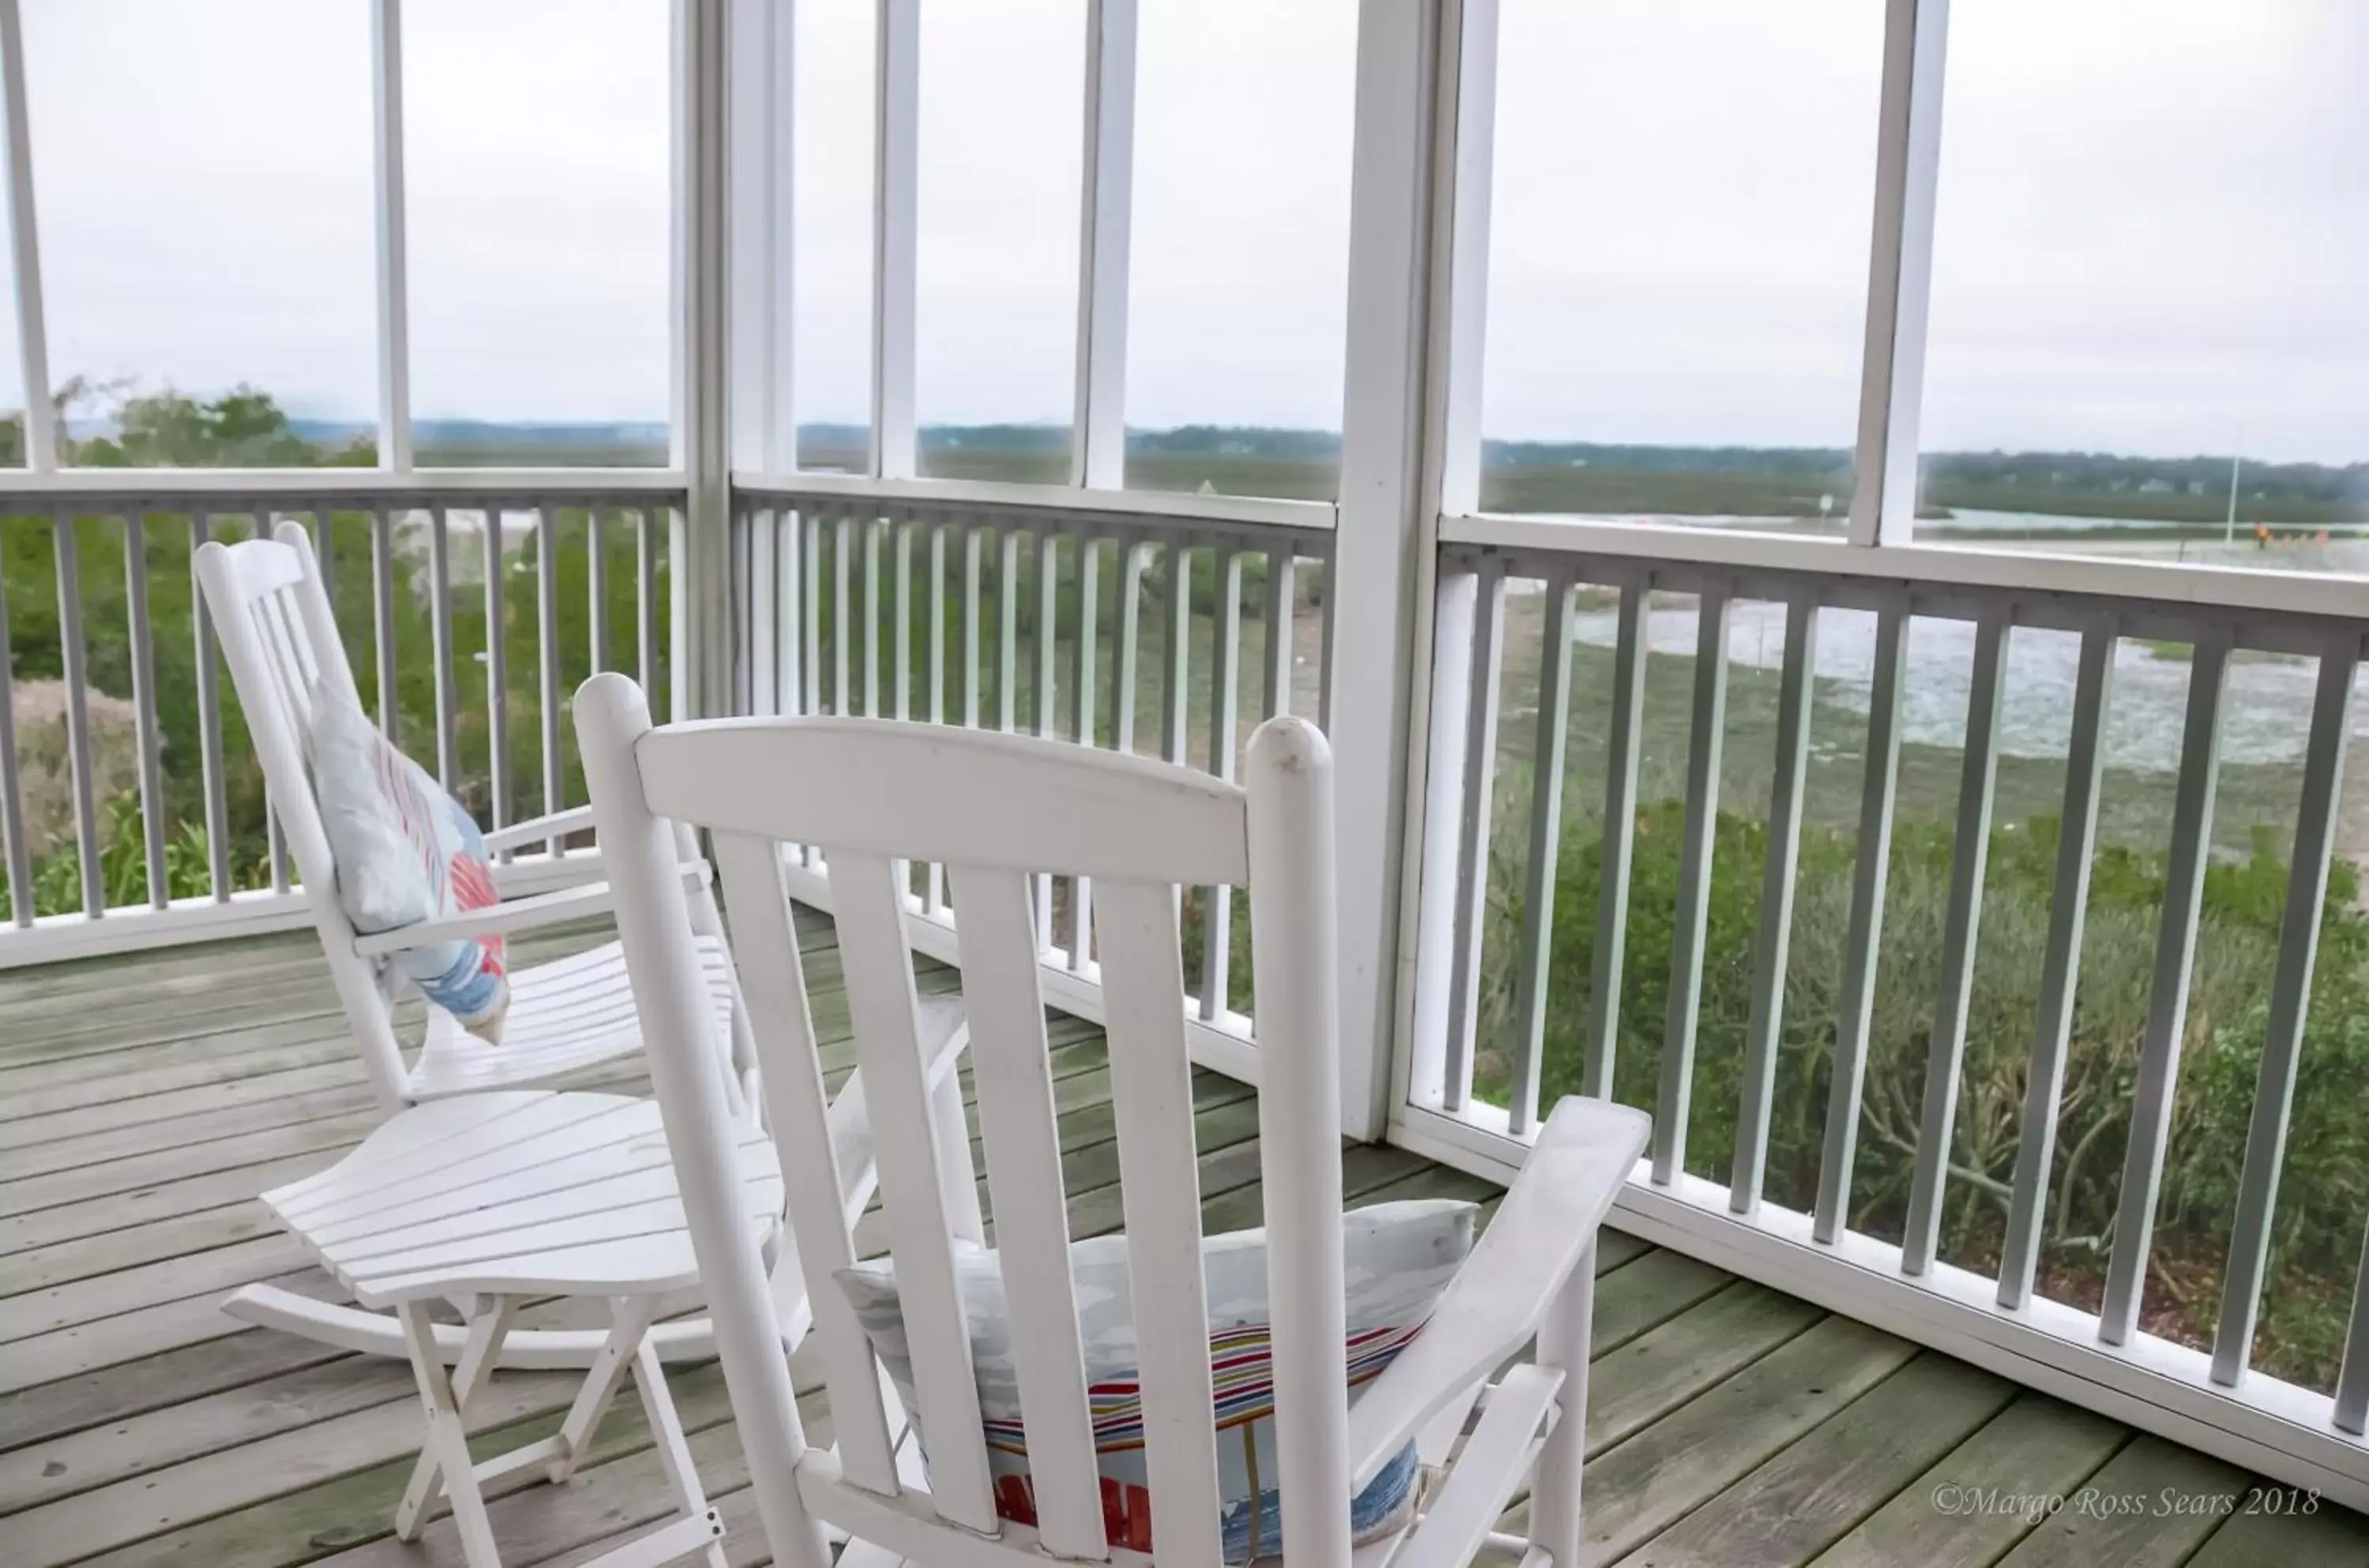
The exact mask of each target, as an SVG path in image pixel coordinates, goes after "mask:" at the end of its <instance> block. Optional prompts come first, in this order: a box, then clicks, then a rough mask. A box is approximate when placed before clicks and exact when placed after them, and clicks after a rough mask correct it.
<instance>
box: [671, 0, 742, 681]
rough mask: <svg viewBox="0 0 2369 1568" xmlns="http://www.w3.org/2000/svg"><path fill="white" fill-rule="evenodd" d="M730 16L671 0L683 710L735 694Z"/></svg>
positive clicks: (674, 578)
mask: <svg viewBox="0 0 2369 1568" xmlns="http://www.w3.org/2000/svg"><path fill="white" fill-rule="evenodd" d="M726 21H727V17H726V13H725V10H724V7H723V6H719V5H715V4H703V3H701V0H675V7H674V101H675V116H674V264H673V277H674V291H673V292H674V304H675V319H674V397H673V403H674V418H673V419H672V420H671V421H670V425H671V429H672V431H673V436H672V447H673V457H674V463H675V466H677V467H679V468H681V470H682V471H683V485H684V492H685V494H684V505H683V508H682V509H681V510H680V511H678V512H677V513H676V514H675V517H674V526H673V531H672V549H671V552H670V554H671V557H672V558H671V560H670V561H669V573H668V576H669V581H670V587H671V591H672V595H673V632H674V635H673V642H674V658H673V661H672V673H673V691H672V692H671V697H672V701H671V703H670V704H669V706H668V709H667V711H668V713H669V714H670V715H673V716H675V717H678V718H686V717H691V716H693V715H699V716H707V715H716V714H721V713H723V712H725V711H726V709H727V706H728V705H729V704H730V703H731V700H732V660H733V648H732V623H731V602H730V600H731V589H732V581H731V578H732V561H731V466H730V453H729V450H728V446H729V443H728V439H727V438H728V437H729V434H730V430H729V427H728V425H727V417H726V402H727V397H726V389H727V384H728V383H727V358H728V338H729V334H728V332H727V326H726V305H727V284H728V281H729V272H730V267H729V265H728V261H727V254H726V245H727V240H728V237H729V236H728V225H727V206H728V201H727V189H726V181H725V173H726V167H725V166H726V163H727V158H726V149H725V143H726V140H727V132H728V126H729V123H730V121H729V119H728V114H729V101H728V100H729V98H730V92H729V77H728V73H727V47H726V40H725V28H726Z"/></svg>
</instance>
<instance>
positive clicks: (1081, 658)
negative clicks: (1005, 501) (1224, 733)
mask: <svg viewBox="0 0 2369 1568" xmlns="http://www.w3.org/2000/svg"><path fill="white" fill-rule="evenodd" d="M1070 554H1071V555H1072V557H1073V558H1074V559H1075V560H1076V562H1077V566H1078V640H1077V643H1076V645H1075V646H1074V647H1071V648H1070V690H1071V691H1072V692H1073V693H1074V698H1075V704H1076V711H1075V720H1076V725H1077V738H1078V744H1079V745H1081V746H1092V745H1093V744H1094V741H1095V733H1094V731H1095V727H1096V720H1097V719H1099V717H1100V716H1101V715H1100V713H1099V712H1098V711H1097V709H1098V705H1097V704H1096V703H1095V701H1094V696H1095V692H1094V683H1095V681H1097V680H1099V679H1100V675H1099V672H1098V671H1096V670H1095V669H1094V652H1095V647H1094V645H1095V643H1096V641H1097V640H1098V639H1099V638H1100V637H1101V635H1102V606H1101V602H1100V601H1101V597H1102V572H1101V560H1102V546H1101V541H1099V540H1097V539H1095V538H1094V537H1093V535H1092V534H1090V533H1078V534H1074V535H1072V536H1071V540H1070ZM1093 909H1094V889H1093V880H1092V879H1091V878H1088V877H1084V876H1075V877H1071V878H1070V972H1071V973H1073V974H1082V973H1084V972H1085V968H1086V959H1087V956H1088V949H1089V948H1090V947H1092V945H1093V926H1094V922H1093Z"/></svg>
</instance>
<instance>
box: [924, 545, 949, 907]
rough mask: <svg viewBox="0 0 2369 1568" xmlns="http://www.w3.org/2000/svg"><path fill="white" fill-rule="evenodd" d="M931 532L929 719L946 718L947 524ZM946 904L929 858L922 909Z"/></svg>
mask: <svg viewBox="0 0 2369 1568" xmlns="http://www.w3.org/2000/svg"><path fill="white" fill-rule="evenodd" d="M921 526H922V527H924V528H926V529H927V530H928V531H929V535H930V591H929V594H928V604H929V616H930V631H929V639H928V646H929V660H930V693H929V701H930V722H931V723H932V724H944V723H945V722H946V529H947V527H948V525H947V524H945V523H944V522H940V521H929V522H925V523H923V524H922V525H921ZM945 907H946V868H945V866H944V864H942V863H941V862H938V861H934V860H933V861H932V862H930V869H929V880H928V882H927V883H926V884H925V885H924V887H923V889H922V895H921V910H922V912H923V913H925V914H931V915H935V914H938V913H940V912H941V911H943V910H944V909H945Z"/></svg>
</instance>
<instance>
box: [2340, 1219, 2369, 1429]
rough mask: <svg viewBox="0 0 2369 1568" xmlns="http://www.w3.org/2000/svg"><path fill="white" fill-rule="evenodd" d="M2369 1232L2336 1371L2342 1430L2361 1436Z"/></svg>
mask: <svg viewBox="0 0 2369 1568" xmlns="http://www.w3.org/2000/svg"><path fill="white" fill-rule="evenodd" d="M2364 1286H2369V1233H2364V1235H2363V1240H2362V1243H2361V1267H2360V1269H2359V1271H2358V1272H2357V1273H2355V1274H2354V1276H2353V1284H2352V1322H2349V1323H2348V1324H2347V1325H2346V1326H2345V1331H2344V1362H2343V1365H2342V1367H2341V1368H2340V1370H2339V1371H2338V1372H2337V1374H2336V1413H2335V1417H2334V1421H2333V1425H2335V1427H2336V1429H2337V1430H2338V1431H2339V1432H2350V1433H2352V1435H2353V1436H2356V1437H2357V1436H2361V1434H2362V1431H2363V1428H2364V1427H2369V1288H2363V1287H2364Z"/></svg>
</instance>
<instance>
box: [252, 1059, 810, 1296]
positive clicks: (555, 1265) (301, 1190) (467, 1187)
mask: <svg viewBox="0 0 2369 1568" xmlns="http://www.w3.org/2000/svg"><path fill="white" fill-rule="evenodd" d="M733 1131H734V1138H733V1142H734V1144H735V1145H736V1150H735V1155H734V1159H735V1164H736V1168H737V1169H738V1172H739V1174H740V1177H741V1207H742V1212H743V1214H744V1215H746V1217H747V1219H748V1224H749V1230H750V1238H751V1240H752V1241H754V1242H756V1243H757V1244H758V1245H760V1246H763V1245H765V1244H768V1243H770V1242H772V1239H773V1237H774V1235H775V1233H776V1232H777V1230H779V1228H780V1223H781V1216H782V1207H783V1203H782V1199H783V1194H782V1177H781V1168H780V1166H779V1164H778V1162H776V1160H775V1157H774V1153H773V1147H772V1141H771V1140H770V1139H768V1138H767V1137H766V1135H765V1133H764V1131H763V1130H762V1129H761V1128H760V1127H758V1126H757V1125H756V1122H755V1120H754V1118H753V1117H748V1118H745V1119H743V1120H742V1121H741V1123H740V1124H739V1125H738V1126H737V1127H735V1128H734V1129H733ZM263 1201H264V1203H265V1205H266V1206H267V1207H269V1208H270V1210H271V1212H272V1214H273V1215H274V1217H275V1218H277V1219H279V1220H280V1223H281V1224H282V1225H284V1226H286V1227H287V1228H288V1230H290V1231H291V1232H292V1234H294V1235H295V1236H297V1237H298V1238H299V1239H301V1240H302V1241H303V1242H304V1243H305V1245H306V1246H307V1247H309V1248H310V1249H311V1250H312V1251H313V1253H314V1254H315V1256H316V1257H318V1258H319V1260H320V1263H321V1265H322V1267H324V1268H326V1270H328V1272H329V1273H330V1275H331V1276H333V1277H335V1278H336V1280H337V1281H338V1284H339V1285H342V1286H344V1287H345V1288H347V1289H348V1290H350V1291H351V1292H353V1294H354V1296H355V1298H356V1299H358V1300H360V1302H361V1303H362V1305H364V1306H365V1307H372V1308H384V1307H389V1306H394V1305H397V1304H400V1303H402V1302H406V1301H416V1300H432V1299H438V1298H443V1297H452V1296H465V1295H470V1294H494V1295H521V1294H531V1295H553V1296H556V1295H579V1294H589V1295H602V1296H620V1295H656V1294H659V1293H663V1292H668V1291H672V1290H676V1289H681V1288H685V1287H688V1286H691V1285H693V1284H695V1283H697V1281H698V1277H699V1267H698V1264H697V1262H696V1260H695V1259H694V1258H693V1257H692V1249H691V1238H690V1233H689V1232H688V1231H687V1230H685V1229H684V1219H683V1213H682V1204H681V1198H680V1197H679V1196H677V1191H676V1185H675V1173H674V1166H673V1163H672V1162H671V1161H670V1159H669V1155H668V1151H667V1141H666V1131H665V1128H664V1127H662V1126H661V1125H660V1123H659V1119H658V1105H657V1104H656V1103H655V1102H654V1101H649V1100H640V1099H633V1098H629V1097H627V1096H624V1095H620V1094H589V1093H560V1092H557V1091H552V1090H512V1091H500V1092H495V1093H482V1094H471V1095H467V1096H463V1097H461V1098H457V1099H449V1100H440V1101H437V1102H436V1103H434V1104H427V1105H418V1106H415V1107H413V1108H412V1109H410V1110H407V1111H404V1112H401V1113H400V1114H398V1115H397V1116H395V1117H394V1118H393V1119H392V1120H390V1121H389V1122H387V1123H386V1125H385V1126H383V1127H380V1128H379V1129H378V1130H377V1131H376V1132H373V1133H372V1134H371V1135H370V1137H369V1138H367V1139H363V1140H362V1142H361V1144H360V1146H359V1147H358V1148H356V1149H355V1150H353V1151H352V1152H350V1153H349V1154H348V1155H346V1157H345V1158H344V1159H342V1160H340V1161H338V1162H337V1163H336V1164H335V1165H332V1166H330V1167H329V1168H328V1169H327V1170H326V1171H323V1172H321V1173H318V1174H316V1175H313V1176H308V1177H306V1178H304V1179H303V1180H302V1181H297V1182H292V1183H290V1184H289V1185H286V1186H283V1187H278V1188H275V1189H273V1190H272V1191H270V1192H268V1193H266V1194H264V1195H263Z"/></svg>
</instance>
